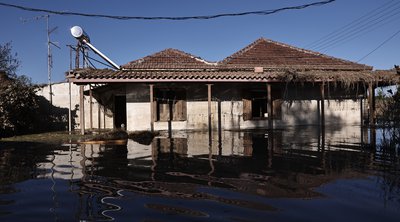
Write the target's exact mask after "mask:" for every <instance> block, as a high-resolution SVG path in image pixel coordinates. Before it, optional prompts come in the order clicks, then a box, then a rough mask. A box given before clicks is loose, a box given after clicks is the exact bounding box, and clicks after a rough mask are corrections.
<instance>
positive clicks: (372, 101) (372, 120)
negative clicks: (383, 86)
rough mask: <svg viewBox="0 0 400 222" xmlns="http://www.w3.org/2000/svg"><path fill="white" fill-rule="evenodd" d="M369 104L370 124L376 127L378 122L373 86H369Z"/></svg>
mask: <svg viewBox="0 0 400 222" xmlns="http://www.w3.org/2000/svg"><path fill="white" fill-rule="evenodd" d="M368 102H369V124H370V126H374V125H375V122H376V112H375V92H374V86H373V84H372V83H371V84H369V85H368Z"/></svg>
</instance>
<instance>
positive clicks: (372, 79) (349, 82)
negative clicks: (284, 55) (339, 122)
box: [273, 70, 400, 87]
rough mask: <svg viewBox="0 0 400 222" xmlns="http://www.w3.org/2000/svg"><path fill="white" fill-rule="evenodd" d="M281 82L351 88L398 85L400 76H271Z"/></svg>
mask: <svg viewBox="0 0 400 222" xmlns="http://www.w3.org/2000/svg"><path fill="white" fill-rule="evenodd" d="M273 75H274V76H275V78H276V79H278V80H280V81H282V82H295V83H306V82H329V83H339V84H341V85H342V86H345V87H352V86H354V85H355V84H358V83H365V84H376V85H394V84H398V83H400V75H398V74H397V73H396V72H395V71H392V70H389V71H386V70H385V71H383V70H382V71H368V70H366V71H326V70H324V71H318V70H310V71H286V72H279V73H274V74H273Z"/></svg>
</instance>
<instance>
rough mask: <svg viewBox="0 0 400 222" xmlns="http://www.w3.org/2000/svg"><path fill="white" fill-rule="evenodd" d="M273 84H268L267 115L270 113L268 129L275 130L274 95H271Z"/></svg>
mask: <svg viewBox="0 0 400 222" xmlns="http://www.w3.org/2000/svg"><path fill="white" fill-rule="evenodd" d="M271 91H272V90H271V83H267V113H268V128H269V129H273V128H274V125H273V124H274V123H273V113H272V110H273V107H272V106H273V103H272V95H271Z"/></svg>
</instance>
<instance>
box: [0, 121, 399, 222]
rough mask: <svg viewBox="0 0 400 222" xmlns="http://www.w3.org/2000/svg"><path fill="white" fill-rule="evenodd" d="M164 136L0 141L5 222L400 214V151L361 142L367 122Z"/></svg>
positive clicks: (394, 217) (379, 217)
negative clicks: (101, 141)
mask: <svg viewBox="0 0 400 222" xmlns="http://www.w3.org/2000/svg"><path fill="white" fill-rule="evenodd" d="M367 134H368V132H367ZM361 135H362V136H361ZM166 136H167V134H166V135H165V136H163V135H161V136H160V137H157V138H155V139H154V140H153V143H152V144H151V145H141V144H138V143H136V142H134V141H132V140H129V141H128V144H127V145H126V146H104V145H76V144H63V145H61V144H60V145H58V146H54V145H51V146H50V145H39V146H38V145H34V146H33V145H32V144H25V145H24V146H22V147H21V145H20V144H19V145H16V144H14V143H1V144H0V176H1V182H0V221H111V220H116V221H398V219H399V218H400V168H399V166H400V164H399V156H398V152H387V151H385V150H380V149H379V148H377V149H374V148H373V147H371V146H368V145H365V144H363V143H362V141H364V142H365V141H368V135H366V134H364V133H363V131H362V130H361V129H360V128H357V127H346V128H340V129H330V130H327V129H326V130H325V134H324V135H321V131H320V130H316V129H314V128H298V129H290V130H276V131H274V132H267V131H249V132H222V133H221V135H218V133H214V134H212V138H211V140H210V139H209V134H208V133H207V132H206V133H200V132H197V133H184V132H176V133H174V134H173V138H172V139H169V138H166ZM378 142H379V137H378Z"/></svg>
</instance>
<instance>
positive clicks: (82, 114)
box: [79, 85, 85, 135]
mask: <svg viewBox="0 0 400 222" xmlns="http://www.w3.org/2000/svg"><path fill="white" fill-rule="evenodd" d="M83 93H84V86H83V85H80V86H79V114H80V118H79V119H80V125H81V134H82V135H85V104H84V99H85V98H84V94H83Z"/></svg>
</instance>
